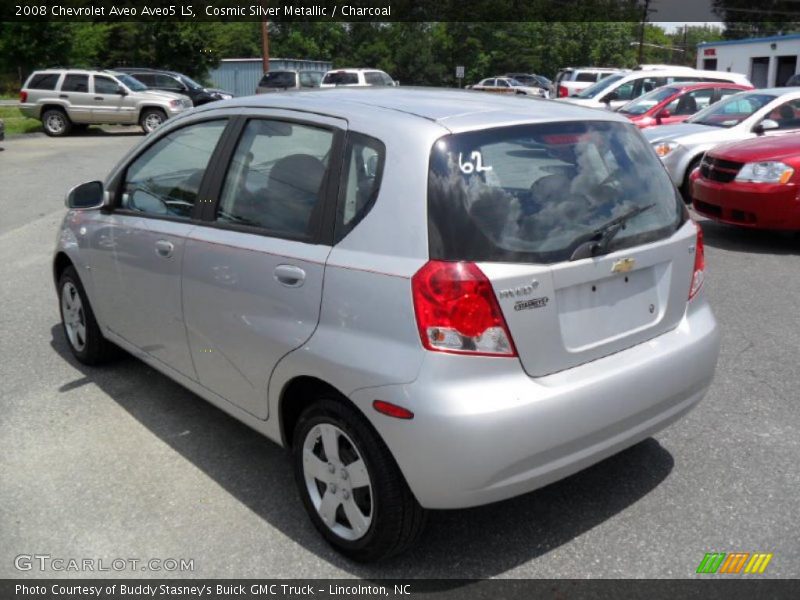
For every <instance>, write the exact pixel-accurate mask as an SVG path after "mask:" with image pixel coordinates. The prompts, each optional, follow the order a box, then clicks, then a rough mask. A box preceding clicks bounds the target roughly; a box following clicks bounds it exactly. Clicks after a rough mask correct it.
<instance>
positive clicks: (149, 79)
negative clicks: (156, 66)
mask: <svg viewBox="0 0 800 600" xmlns="http://www.w3.org/2000/svg"><path fill="white" fill-rule="evenodd" d="M133 77H134V78H135V79H138V80H139V81H140V82H142V83H143V84H145V85H146V86H148V87H153V86H154V85H155V84H156V78H155V76H154V75H152V74H150V73H134V74H133Z"/></svg>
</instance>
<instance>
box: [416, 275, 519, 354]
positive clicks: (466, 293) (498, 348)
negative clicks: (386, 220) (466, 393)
mask: <svg viewBox="0 0 800 600" xmlns="http://www.w3.org/2000/svg"><path fill="white" fill-rule="evenodd" d="M411 289H412V293H413V296H414V312H415V313H416V316H417V326H418V327H419V335H420V338H421V339H422V345H423V346H425V348H427V349H428V350H434V351H438V352H454V353H457V354H471V355H482V356H516V355H517V351H516V350H515V349H514V342H513V340H512V339H511V334H510V333H509V331H508V327H507V325H506V321H505V319H504V318H503V313H502V312H501V310H500V305H499V304H498V303H497V298H496V297H495V295H494V290H493V289H492V284H491V283H489V280H488V279H487V278H486V275H484V274H483V273H482V272H481V270H480V269H479V268H478V267H477V265H475V264H474V263H470V262H443V261H430V262H428V263H426V264H425V266H423V267H422V268H421V269H420V270H419V271H417V272H416V274H415V275H414V277H412V279H411Z"/></svg>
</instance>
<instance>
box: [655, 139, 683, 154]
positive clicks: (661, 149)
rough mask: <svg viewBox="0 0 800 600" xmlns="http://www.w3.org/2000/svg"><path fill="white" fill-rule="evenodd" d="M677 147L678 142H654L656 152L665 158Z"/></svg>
mask: <svg viewBox="0 0 800 600" xmlns="http://www.w3.org/2000/svg"><path fill="white" fill-rule="evenodd" d="M677 147H678V144H677V142H656V143H655V144H653V149H654V150H655V151H656V154H658V156H659V158H664V157H665V156H666V155H667V154H669V153H670V152H672V151H673V150H675V148H677Z"/></svg>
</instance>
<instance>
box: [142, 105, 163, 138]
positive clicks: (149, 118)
mask: <svg viewBox="0 0 800 600" xmlns="http://www.w3.org/2000/svg"><path fill="white" fill-rule="evenodd" d="M166 120H167V113H165V112H164V111H163V110H161V109H160V108H147V109H145V110H143V111H142V116H141V117H139V125H140V126H141V127H142V129H143V130H144V132H145V133H151V132H153V131H155V130H156V129H158V128H159V127H160V126H161V124H162V123H163V122H164V121H166Z"/></svg>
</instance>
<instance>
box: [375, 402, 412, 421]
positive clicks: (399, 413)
mask: <svg viewBox="0 0 800 600" xmlns="http://www.w3.org/2000/svg"><path fill="white" fill-rule="evenodd" d="M372 408H374V409H375V410H377V411H378V412H379V413H381V414H383V415H387V416H389V417H394V418H395V419H413V418H414V413H413V412H411V411H410V410H408V409H407V408H403V407H402V406H397V405H396V404H392V403H391V402H384V401H383V400H375V401H374V402H373V403H372Z"/></svg>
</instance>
